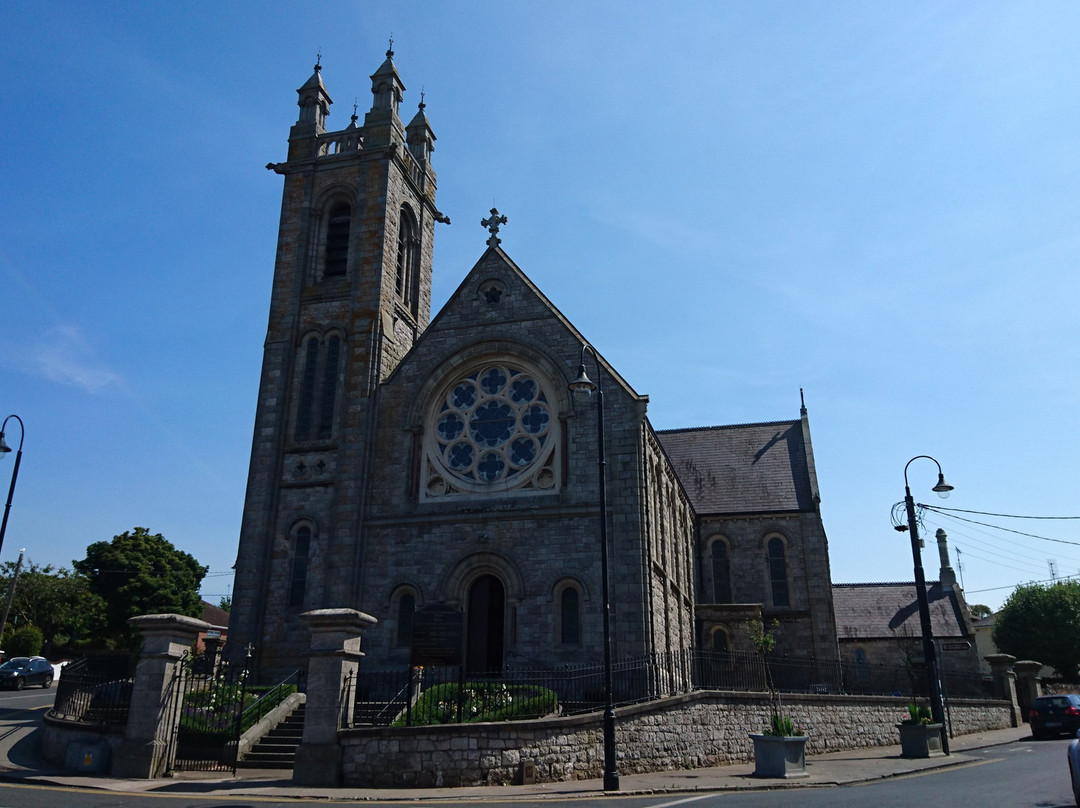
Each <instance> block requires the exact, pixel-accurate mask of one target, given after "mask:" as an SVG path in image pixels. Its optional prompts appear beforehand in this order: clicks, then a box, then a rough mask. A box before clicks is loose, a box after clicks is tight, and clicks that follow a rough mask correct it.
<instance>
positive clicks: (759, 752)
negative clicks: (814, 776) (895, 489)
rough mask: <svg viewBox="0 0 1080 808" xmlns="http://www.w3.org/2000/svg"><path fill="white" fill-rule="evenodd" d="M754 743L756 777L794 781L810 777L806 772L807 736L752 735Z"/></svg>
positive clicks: (751, 738)
mask: <svg viewBox="0 0 1080 808" xmlns="http://www.w3.org/2000/svg"><path fill="white" fill-rule="evenodd" d="M750 740H752V741H753V742H754V777H771V778H781V779H784V780H794V779H796V778H799V777H809V776H810V775H809V773H807V771H806V741H807V740H808V739H807V737H806V736H805V735H757V734H754V733H751V734H750Z"/></svg>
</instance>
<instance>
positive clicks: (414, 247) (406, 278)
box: [394, 207, 420, 306]
mask: <svg viewBox="0 0 1080 808" xmlns="http://www.w3.org/2000/svg"><path fill="white" fill-rule="evenodd" d="M419 252H420V238H419V235H418V233H417V227H416V219H415V218H414V217H413V215H412V212H411V211H410V210H409V209H408V208H407V207H402V208H401V216H400V221H399V224H398V243H397V271H396V272H395V274H394V291H395V292H396V293H397V296H398V299H399V300H401V302H402V303H404V304H406V305H407V306H411V305H412V304H413V302H414V291H413V284H414V283H415V280H416V267H417V263H418V255H419Z"/></svg>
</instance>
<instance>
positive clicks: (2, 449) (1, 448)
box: [0, 432, 11, 454]
mask: <svg viewBox="0 0 1080 808" xmlns="http://www.w3.org/2000/svg"><path fill="white" fill-rule="evenodd" d="M10 451H11V447H10V446H8V445H7V441H6V440H4V433H3V432H0V454H7V453H8V452H10Z"/></svg>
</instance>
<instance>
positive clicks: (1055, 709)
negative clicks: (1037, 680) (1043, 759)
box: [1028, 693, 1080, 740]
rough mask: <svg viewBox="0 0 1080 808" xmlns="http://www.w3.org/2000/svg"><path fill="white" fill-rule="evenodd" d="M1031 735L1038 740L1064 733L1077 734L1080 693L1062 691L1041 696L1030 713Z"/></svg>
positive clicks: (1078, 728)
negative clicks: (1056, 694)
mask: <svg viewBox="0 0 1080 808" xmlns="http://www.w3.org/2000/svg"><path fill="white" fill-rule="evenodd" d="M1028 723H1029V724H1031V735H1032V737H1033V738H1035V739H1036V740H1041V739H1042V738H1051V737H1056V736H1058V735H1063V734H1064V733H1066V732H1067V733H1069V734H1070V735H1076V731H1077V730H1080V695H1078V694H1076V693H1062V694H1061V695H1058V696H1039V697H1038V698H1037V699H1035V703H1034V704H1032V705H1031V712H1030V713H1028Z"/></svg>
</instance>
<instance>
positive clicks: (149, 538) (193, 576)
mask: <svg viewBox="0 0 1080 808" xmlns="http://www.w3.org/2000/svg"><path fill="white" fill-rule="evenodd" d="M207 569H208V568H207V567H204V566H202V565H200V564H199V562H198V561H196V560H195V558H194V557H193V556H191V555H190V554H188V553H185V552H183V551H182V550H177V549H176V548H175V547H174V546H173V545H172V543H171V542H169V541H167V540H166V539H165V537H164V536H162V535H161V534H160V533H153V534H151V533H150V531H149V530H147V529H146V528H145V527H136V528H135V529H134V530H132V531H127V532H124V533H121V534H120V535H119V536H114V537H113V540H112V541H111V542H106V541H99V542H95V543H94V544H91V545H90V546H89V547H87V548H86V558H84V559H83V560H82V561H76V562H75V571H76V572H78V573H80V574H82V575H85V576H86V577H87V579H89V582H90V591H91V592H93V593H94V594H96V595H98V596H99V597H101V598H102V600H103V601H104V602H105V638H106V639H107V640H108V641H110V642H112V643H115V644H116V645H119V646H122V647H126V648H132V647H134V646H135V644H136V642H137V638H136V636H135V633H134V632H133V631H132V630H131V628H130V627H129V626H128V624H127V621H128V618H129V617H135V616H137V615H141V614H163V613H174V614H183V615H187V616H188V617H197V616H198V615H199V614H200V613H201V612H202V599H201V598H200V597H199V585H200V584H201V583H202V579H203V577H204V576H205V575H206V572H207Z"/></svg>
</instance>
